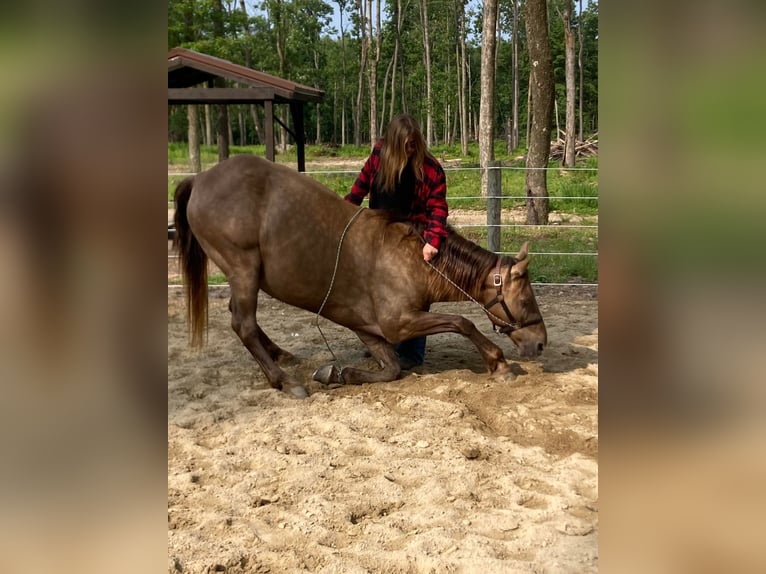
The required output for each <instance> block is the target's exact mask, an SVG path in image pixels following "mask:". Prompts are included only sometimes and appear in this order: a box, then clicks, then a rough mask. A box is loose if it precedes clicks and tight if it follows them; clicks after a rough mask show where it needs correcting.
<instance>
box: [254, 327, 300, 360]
mask: <svg viewBox="0 0 766 574" xmlns="http://www.w3.org/2000/svg"><path fill="white" fill-rule="evenodd" d="M258 337H259V338H260V340H261V345H263V348H264V349H266V352H267V353H268V354H269V357H271V360H272V361H277V362H281V361H291V360H293V359H294V358H295V357H294V355H293V354H292V353H291V352H290V351H285V350H284V349H283V348H282V347H280V346H279V345H277V344H276V343H275V342H274V341H272V340H271V339H269V336H268V335H267V334H266V333H264V332H263V329H261V328H260V327H259V328H258Z"/></svg>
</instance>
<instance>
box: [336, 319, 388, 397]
mask: <svg viewBox="0 0 766 574" xmlns="http://www.w3.org/2000/svg"><path fill="white" fill-rule="evenodd" d="M356 334H357V336H358V337H359V338H360V339H361V341H362V343H364V344H365V345H366V346H367V348H368V349H369V350H370V354H371V355H372V356H373V358H374V359H376V360H377V361H378V363H379V364H380V366H381V369H380V370H379V371H367V370H364V369H357V368H354V367H345V368H344V369H343V370H342V371H341V373H340V376H341V381H342V382H344V383H346V384H349V385H361V384H364V383H383V382H387V381H395V380H396V379H398V378H399V375H400V374H401V371H402V368H401V366H400V365H399V357H398V356H397V355H396V351H395V350H394V346H393V345H392V344H391V343H388V342H387V341H386V340H385V339H383V338H381V337H378V336H375V335H369V334H367V333H364V332H361V331H356Z"/></svg>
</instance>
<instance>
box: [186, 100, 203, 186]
mask: <svg viewBox="0 0 766 574" xmlns="http://www.w3.org/2000/svg"><path fill="white" fill-rule="evenodd" d="M186 108H187V110H186V113H187V116H188V119H189V163H190V164H191V170H192V171H193V172H194V173H199V172H201V171H202V160H201V159H200V153H199V106H197V104H189V105H188V106H186Z"/></svg>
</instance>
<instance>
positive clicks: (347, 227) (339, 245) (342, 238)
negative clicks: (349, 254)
mask: <svg viewBox="0 0 766 574" xmlns="http://www.w3.org/2000/svg"><path fill="white" fill-rule="evenodd" d="M363 210H364V207H360V208H359V209H358V210H357V211H356V213H355V214H354V216H353V217H352V218H351V219H349V220H348V223H347V224H346V227H345V228H344V229H343V233H341V234H340V241H338V252H337V253H336V254H335V268H334V269H333V270H332V278H331V279H330V286H329V287H328V288H327V294H326V295H325V296H324V301H322V304H321V305H320V306H319V310H318V311H317V314H316V318H315V319H314V324H315V325H316V328H317V329H318V330H319V334H320V335H322V339H323V340H324V344H325V346H326V347H327V350H328V351H330V354H331V355H332V358H333V360H334V361H335V362H336V363H337V362H338V357H336V356H335V353H333V352H332V349H331V348H330V343H328V342H327V337H325V336H324V333H323V332H322V328H321V327H320V326H319V316H320V315H321V313H322V310H323V309H324V306H325V304H326V303H327V300H328V299H329V298H330V293H332V288H333V285H335V275H336V274H337V273H338V264H339V263H340V252H341V249H342V247H343V240H344V239H345V237H346V232H347V231H348V229H349V227H351V224H352V223H354V220H355V219H356V218H357V216H358V215H359V214H360V213H362V211H363Z"/></svg>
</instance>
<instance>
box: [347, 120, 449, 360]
mask: <svg viewBox="0 0 766 574" xmlns="http://www.w3.org/2000/svg"><path fill="white" fill-rule="evenodd" d="M367 194H369V195H370V208H371V209H388V210H392V211H394V212H396V214H397V215H398V216H400V217H403V218H406V219H408V220H410V221H412V222H414V223H422V224H423V225H424V226H425V230H424V232H423V239H424V240H425V243H424V245H423V259H425V260H426V261H430V260H431V259H433V258H434V257H435V256H436V255H437V254H438V253H439V247H440V245H441V242H442V240H443V239H444V238H445V237H446V236H447V215H448V209H447V180H446V178H445V176H444V170H443V169H442V166H441V165H440V164H439V162H438V161H437V160H436V158H435V157H434V156H432V155H431V154H430V153H429V152H428V150H427V149H426V144H425V140H424V139H423V134H422V133H421V132H420V126H418V122H417V121H416V120H415V118H413V117H412V116H411V115H409V114H401V115H399V116H396V117H395V118H393V119H392V120H391V123H389V124H388V127H387V128H386V133H385V135H384V137H383V138H382V139H380V140H378V142H377V143H376V144H375V147H373V149H372V153H371V154H370V157H368V158H367V161H366V162H365V164H364V167H363V168H362V171H361V172H360V173H359V176H358V177H357V178H356V181H355V182H354V185H353V187H352V188H351V192H350V193H349V194H348V195H346V197H345V198H344V199H345V200H346V201H349V202H351V203H353V204H356V205H361V204H362V200H363V199H364V198H365V196H367ZM396 350H397V352H398V353H399V361H400V364H401V367H402V369H404V370H408V369H411V368H413V367H415V366H417V365H422V364H423V359H424V357H425V350H426V338H425V337H418V338H417V339H411V340H409V341H404V342H402V343H400V344H399V345H397V346H396Z"/></svg>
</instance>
